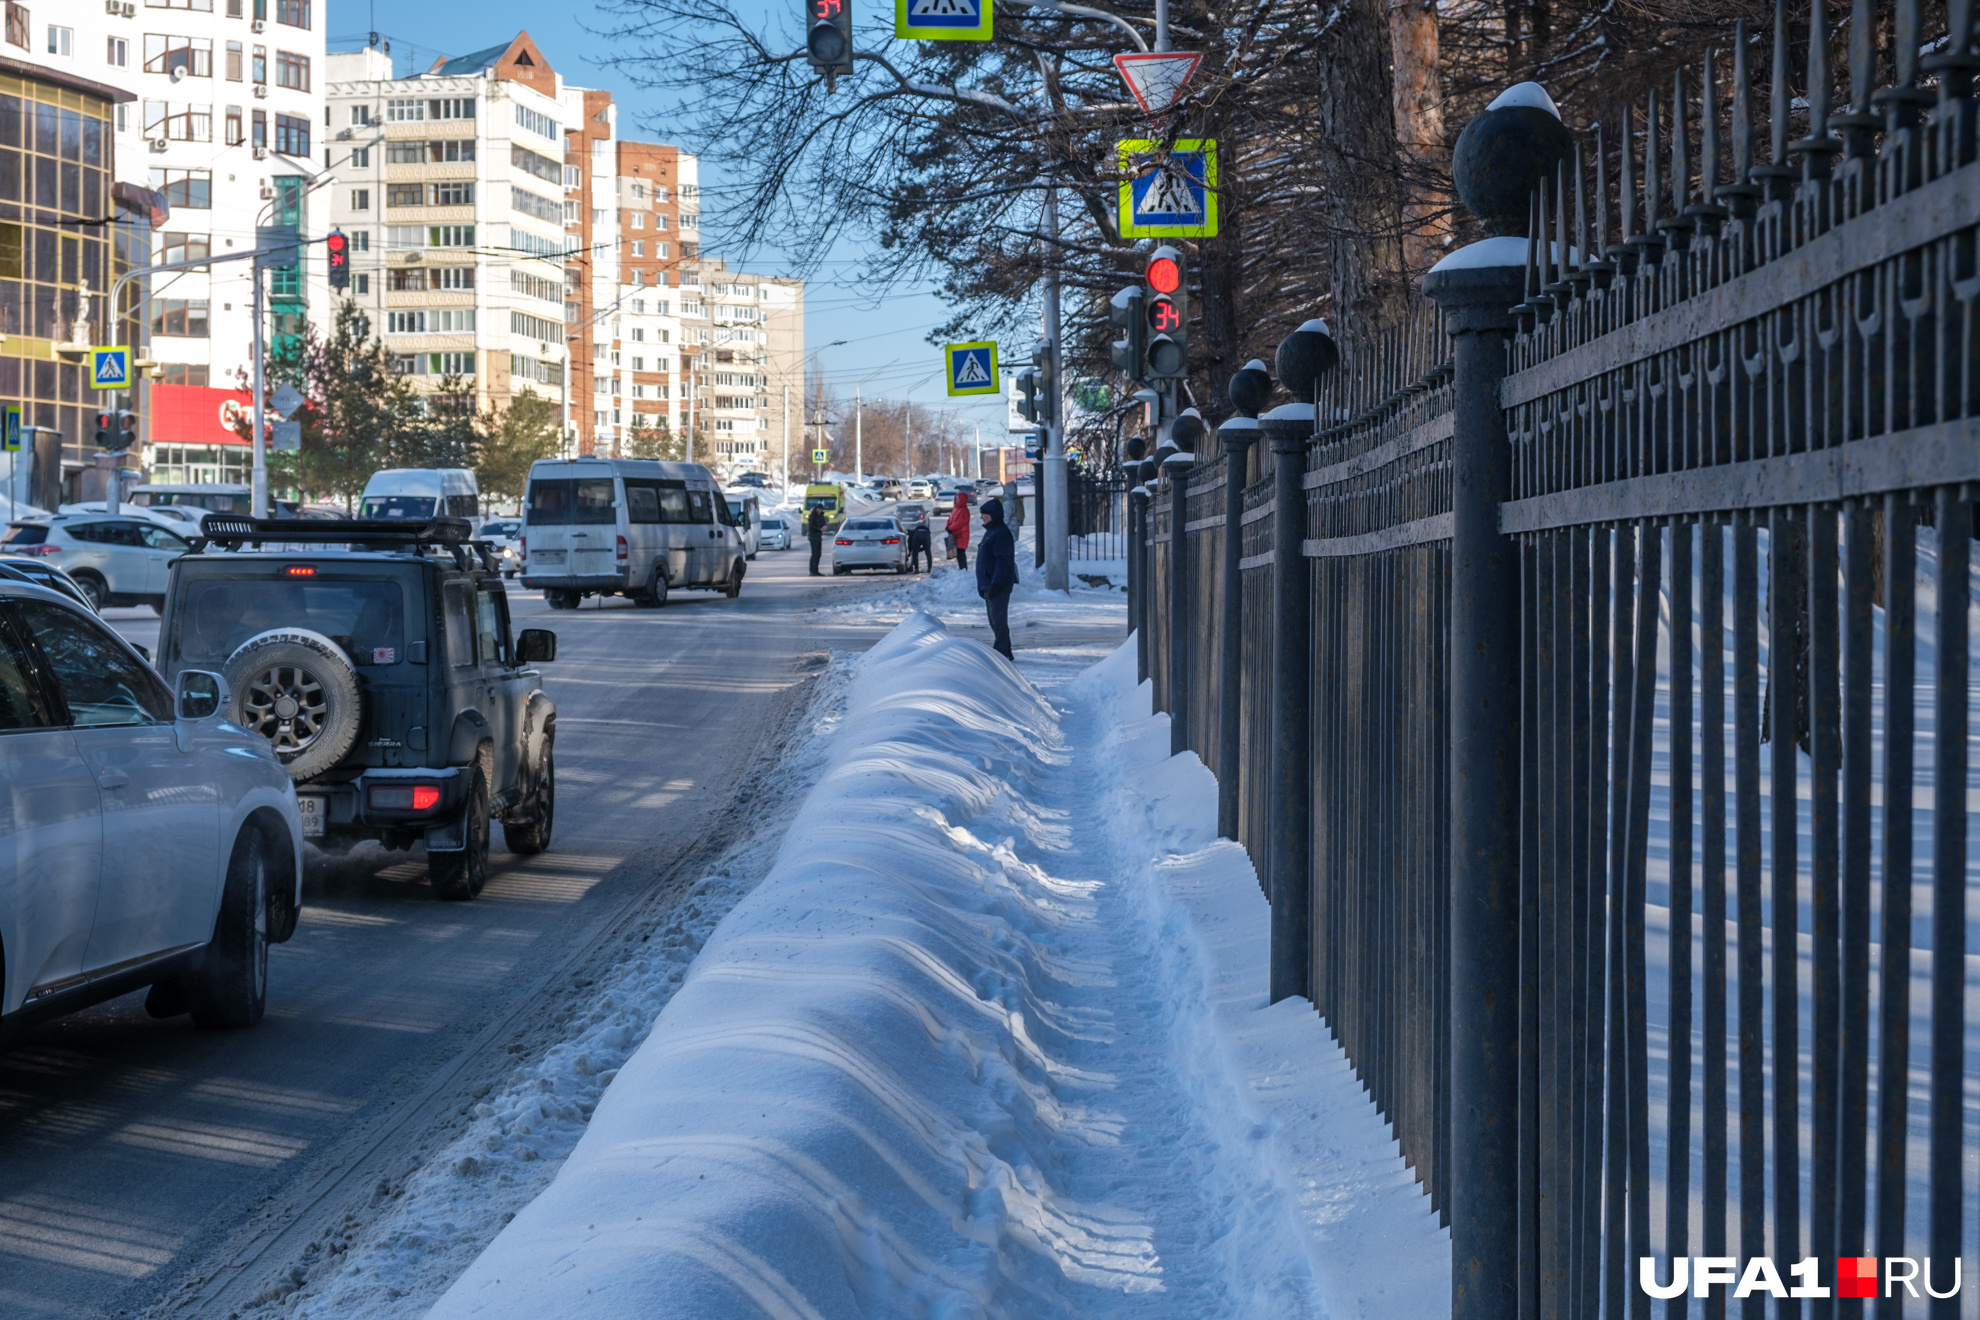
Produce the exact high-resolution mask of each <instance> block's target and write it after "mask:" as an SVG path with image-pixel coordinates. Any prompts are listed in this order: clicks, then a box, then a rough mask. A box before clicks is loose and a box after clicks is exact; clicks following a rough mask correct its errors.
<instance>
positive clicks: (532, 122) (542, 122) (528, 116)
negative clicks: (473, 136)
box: [470, 103, 562, 142]
mask: <svg viewBox="0 0 1980 1320" xmlns="http://www.w3.org/2000/svg"><path fill="white" fill-rule="evenodd" d="M470 104H472V103H470ZM516 123H517V124H518V125H519V126H521V127H523V128H526V129H528V130H529V131H530V132H532V133H534V134H536V135H537V136H538V137H544V138H549V139H550V140H551V141H552V142H557V141H560V140H561V138H562V135H561V134H559V133H558V131H557V121H556V120H554V119H552V118H551V117H550V116H549V115H546V114H542V113H540V112H539V111H535V110H532V109H530V108H529V107H528V106H526V105H522V104H520V103H519V104H518V105H517V106H516Z"/></svg>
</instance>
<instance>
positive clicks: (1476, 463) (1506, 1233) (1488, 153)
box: [1423, 83, 1573, 1320]
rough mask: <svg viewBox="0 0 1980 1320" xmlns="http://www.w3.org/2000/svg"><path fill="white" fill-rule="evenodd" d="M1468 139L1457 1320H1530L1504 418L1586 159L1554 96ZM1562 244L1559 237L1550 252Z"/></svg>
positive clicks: (1457, 263)
mask: <svg viewBox="0 0 1980 1320" xmlns="http://www.w3.org/2000/svg"><path fill="white" fill-rule="evenodd" d="M1514 92H1516V93H1518V95H1515V94H1514V93H1507V94H1506V95H1504V96H1502V97H1500V98H1499V99H1498V100H1497V101H1494V102H1493V104H1492V106H1491V107H1489V108H1488V109H1487V110H1486V111H1485V113H1483V114H1481V115H1479V116H1478V117H1477V118H1476V119H1474V120H1472V121H1471V123H1470V124H1468V125H1466V126H1465V130H1464V133H1463V134H1462V135H1461V136H1460V137H1459V139H1458V145H1457V148H1456V150H1455V151H1454V152H1453V173H1454V176H1455V178H1456V180H1457V183H1458V192H1459V196H1460V197H1461V198H1462V199H1463V201H1464V203H1465V205H1466V207H1467V208H1468V209H1470V210H1471V212H1472V213H1473V214H1474V215H1476V216H1478V218H1479V219H1480V220H1481V221H1483V222H1484V225H1485V227H1486V229H1487V230H1488V231H1490V232H1491V233H1492V234H1494V235H1496V236H1495V237H1492V238H1488V239H1485V240H1483V241H1481V242H1478V243H1474V244H1472V245H1471V246H1469V247H1467V248H1462V249H1460V250H1459V251H1457V252H1454V253H1452V254H1451V255H1450V256H1448V257H1445V258H1444V259H1443V260H1442V261H1440V262H1438V263H1437V265H1436V266H1435V267H1434V268H1433V269H1432V270H1431V271H1430V273H1429V274H1428V275H1426V276H1425V277H1424V281H1423V291H1424V293H1426V294H1427V295H1429V297H1430V298H1432V299H1433V300H1435V302H1436V303H1437V305H1438V306H1439V307H1440V308H1442V309H1443V312H1444V318H1445V321H1444V324H1445V331H1446V332H1447V333H1448V334H1449V335H1450V336H1451V338H1452V340H1453V341H1454V342H1453V344H1452V365H1453V369H1454V379H1453V381H1452V392H1453V400H1452V411H1453V414H1454V416H1453V427H1454V429H1453V435H1452V440H1451V470H1452V495H1451V521H1452V533H1451V623H1450V627H1451V677H1450V702H1451V808H1450V809H1451V880H1450V894H1451V897H1450V904H1451V906H1450V959H1451V967H1450V994H1451V1059H1450V1078H1451V1134H1450V1136H1451V1142H1450V1148H1451V1182H1450V1187H1451V1192H1450V1197H1451V1315H1452V1317H1453V1320H1516V1318H1517V1317H1518V1316H1519V1314H1520V1296H1521V1277H1522V1272H1523V1269H1524V1268H1526V1267H1525V1266H1524V1265H1523V1257H1522V1249H1523V1248H1524V1247H1526V1246H1528V1245H1530V1244H1527V1243H1523V1242H1522V1241H1521V1235H1520V1231H1519V1224H1520V1213H1519V1212H1520V1197H1519V1187H1520V1161H1521V1158H1522V1155H1521V1150H1520V1071H1521V1069H1520V1048H1521V1041H1520V1032H1519V1024H1520V995H1521V993H1522V990H1523V988H1524V987H1522V985H1521V982H1520V962H1519V956H1520V955H1519V950H1520V929H1519V923H1520V857H1519V846H1520V837H1519V834H1520V831H1519V805H1520V804H1519V793H1520V779H1521V766H1520V695H1521V689H1520V664H1521V655H1520V611H1521V600H1520V584H1519V551H1518V546H1517V545H1516V544H1515V543H1514V542H1513V541H1512V540H1511V539H1510V538H1508V537H1505V536H1502V535H1500V533H1499V506H1500V505H1501V504H1502V503H1504V502H1505V501H1506V500H1507V499H1508V498H1510V496H1511V493H1512V448H1511V445H1510V444H1509V443H1508V440H1507V430H1506V417H1505V413H1504V412H1503V411H1502V409H1501V408H1500V404H1499V384H1500V382H1501V381H1502V380H1504V379H1505V375H1506V365H1507V357H1508V351H1507V350H1508V345H1509V343H1510V341H1511V337H1512V334H1513V332H1514V331H1515V330H1516V329H1517V328H1518V319H1517V313H1516V312H1515V311H1514V308H1515V306H1516V305H1517V304H1519V303H1520V301H1521V299H1522V297H1523V296H1524V295H1525V293H1526V265H1527V262H1528V260H1529V257H1528V244H1529V242H1531V241H1533V240H1532V239H1531V238H1530V237H1529V236H1528V231H1527V208H1528V203H1529V198H1530V197H1531V195H1532V192H1533V189H1534V187H1535V186H1536V184H1538V182H1539V180H1540V179H1541V178H1542V177H1544V176H1546V175H1549V174H1551V173H1552V172H1553V170H1554V167H1555V163H1556V162H1557V161H1559V160H1560V159H1561V158H1562V157H1563V156H1565V155H1566V154H1567V152H1568V150H1569V148H1570V147H1571V146H1572V141H1573V140H1572V138H1571V137H1570V136H1569V134H1568V132H1567V130H1566V128H1564V127H1563V126H1562V124H1561V121H1560V116H1559V114H1558V113H1556V112H1555V111H1554V110H1553V103H1552V101H1551V100H1549V99H1548V98H1547V95H1546V93H1545V92H1544V91H1542V90H1541V89H1540V88H1539V87H1538V86H1536V85H1534V84H1531V83H1526V84H1521V86H1520V87H1519V88H1516V89H1514ZM1540 241H1541V242H1542V243H1543V244H1544V242H1545V239H1544V236H1543V237H1542V239H1541V240H1540Z"/></svg>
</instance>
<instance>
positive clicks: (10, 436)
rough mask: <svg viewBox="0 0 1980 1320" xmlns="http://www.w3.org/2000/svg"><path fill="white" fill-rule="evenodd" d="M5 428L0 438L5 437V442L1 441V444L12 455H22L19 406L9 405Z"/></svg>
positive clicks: (15, 404) (0, 433)
mask: <svg viewBox="0 0 1980 1320" xmlns="http://www.w3.org/2000/svg"><path fill="white" fill-rule="evenodd" d="M4 428H5V429H4V430H0V436H3V437H4V441H0V444H4V447H5V449H6V451H7V452H8V453H10V454H18V453H20V452H21V407H20V405H19V404H17V403H10V404H8V405H7V411H6V421H5V423H4Z"/></svg>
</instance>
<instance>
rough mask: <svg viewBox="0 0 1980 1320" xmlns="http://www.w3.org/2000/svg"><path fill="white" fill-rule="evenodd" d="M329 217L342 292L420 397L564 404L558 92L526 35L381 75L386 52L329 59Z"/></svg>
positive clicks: (494, 404) (564, 114)
mask: <svg viewBox="0 0 1980 1320" xmlns="http://www.w3.org/2000/svg"><path fill="white" fill-rule="evenodd" d="M328 65H329V70H330V83H329V94H328V113H329V121H328V122H329V127H328V129H327V133H328V135H329V138H330V146H329V159H330V160H331V162H332V168H333V169H334V172H335V174H336V176H337V182H336V183H335V185H334V186H333V187H332V189H331V193H332V196H331V204H330V210H331V216H332V219H333V221H334V223H335V224H336V226H337V227H338V228H340V229H342V230H343V231H344V233H345V234H346V235H347V236H348V237H349V239H350V250H351V287H350V290H349V293H350V296H351V297H352V298H353V299H354V300H356V302H357V303H358V305H359V306H360V307H362V308H364V309H365V312H366V315H367V317H368V318H369V319H370V323H371V327H372V329H373V331H374V333H376V334H377V335H378V336H379V337H380V338H381V339H382V341H383V342H384V345H385V348H386V351H387V352H388V353H389V354H391V355H392V357H393V359H394V365H395V368H396V369H397V370H398V371H399V372H400V373H401V374H403V375H405V376H407V377H408V378H410V379H411V380H412V381H413V383H414V385H415V387H416V388H417V389H419V390H420V391H422V392H432V391H435V390H439V389H441V388H452V387H453V383H454V382H458V383H459V387H460V388H461V389H462V391H463V392H468V391H471V392H472V394H473V396H474V400H475V404H476V406H477V407H478V408H482V409H490V408H503V407H506V406H508V404H509V403H510V401H511V400H512V399H514V398H515V397H516V395H518V394H519V393H521V392H522V391H524V390H529V391H533V392H534V393H536V394H537V395H539V396H543V397H546V398H549V399H551V400H553V401H556V402H557V403H559V404H560V405H562V404H564V403H565V400H566V395H565V380H566V377H567V375H568V374H569V363H568V353H567V345H566V343H565V334H566V314H567V306H566V303H567V298H566V288H565V277H564V263H565V258H566V250H567V248H568V247H569V245H570V240H569V237H568V236H567V234H566V226H565V221H566V217H567V215H569V214H570V212H571V209H572V208H571V206H570V203H569V200H568V199H569V196H570V191H571V189H570V188H569V186H568V185H570V184H572V183H573V182H574V181H573V180H572V179H571V177H570V174H571V171H570V170H569V169H568V168H567V165H566V159H565V156H566V137H567V135H569V134H571V133H574V132H576V127H575V124H574V123H573V119H574V117H575V116H574V114H573V108H574V106H575V107H577V108H578V109H580V110H581V107H582V95H583V94H582V93H581V92H579V91H578V89H567V88H566V87H565V86H564V85H563V80H562V79H561V78H560V77H559V76H558V74H557V73H556V71H555V70H554V69H553V68H552V67H551V66H550V63H549V61H548V60H547V59H546V58H545V57H544V55H543V52H542V51H541V50H539V49H538V48H537V46H536V44H535V42H533V41H532V40H530V37H529V34H528V33H526V32H525V33H520V34H518V35H517V36H516V37H515V38H514V39H512V40H510V41H508V42H505V43H503V44H502V45H499V46H491V47H489V48H487V49H485V50H480V51H476V52H474V53H473V54H470V55H463V56H459V57H457V58H453V59H443V60H439V61H436V62H435V63H434V65H433V66H432V67H431V68H430V69H428V70H427V71H426V72H424V73H421V74H416V75H413V76H410V77H404V78H395V77H393V76H392V69H391V63H390V58H389V56H388V55H387V54H386V53H385V52H383V51H380V50H376V49H370V48H367V49H364V50H360V51H354V52H350V53H347V54H346V53H339V54H335V55H332V56H330V57H329V60H328Z"/></svg>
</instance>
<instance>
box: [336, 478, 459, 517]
mask: <svg viewBox="0 0 1980 1320" xmlns="http://www.w3.org/2000/svg"><path fill="white" fill-rule="evenodd" d="M480 512H481V485H480V483H479V482H478V481H476V480H475V475H474V472H473V471H472V470H471V469H469V468H385V469H382V470H381V471H378V472H374V473H372V474H371V476H370V477H369V478H367V479H366V480H365V483H364V494H362V495H360V496H359V497H358V517H360V518H404V519H406V520H407V521H409V522H425V521H426V520H427V519H428V518H441V517H446V518H473V517H475V516H476V515H477V514H479V513H480Z"/></svg>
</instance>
